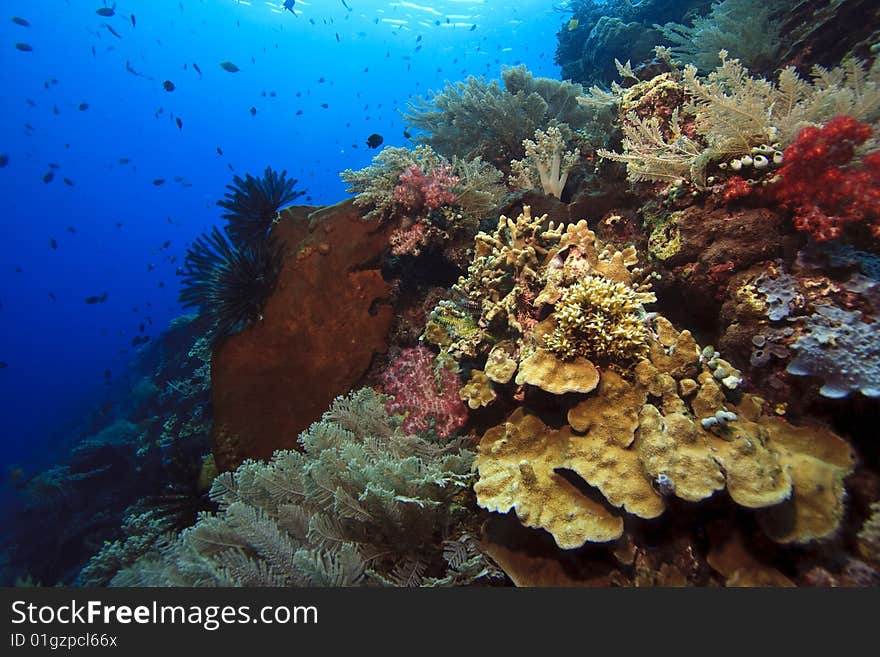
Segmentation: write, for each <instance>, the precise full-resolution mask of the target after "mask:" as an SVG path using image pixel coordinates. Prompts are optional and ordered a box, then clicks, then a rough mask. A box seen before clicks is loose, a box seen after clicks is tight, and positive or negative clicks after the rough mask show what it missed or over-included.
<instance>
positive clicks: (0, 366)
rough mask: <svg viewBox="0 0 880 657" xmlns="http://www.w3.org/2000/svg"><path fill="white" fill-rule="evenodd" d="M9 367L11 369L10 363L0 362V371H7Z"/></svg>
mask: <svg viewBox="0 0 880 657" xmlns="http://www.w3.org/2000/svg"><path fill="white" fill-rule="evenodd" d="M7 367H9V363H7V362H6V361H5V360H0V370H5V369H6V368H7Z"/></svg>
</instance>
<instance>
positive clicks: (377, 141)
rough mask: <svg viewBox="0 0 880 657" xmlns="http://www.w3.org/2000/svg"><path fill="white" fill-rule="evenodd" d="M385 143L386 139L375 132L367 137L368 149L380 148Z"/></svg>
mask: <svg viewBox="0 0 880 657" xmlns="http://www.w3.org/2000/svg"><path fill="white" fill-rule="evenodd" d="M383 141H385V139H384V138H383V137H382V135H380V134H377V133H375V132H374V133H373V134H371V135H370V136H369V137H367V147H368V148H378V147H379V146H381V145H382V142H383Z"/></svg>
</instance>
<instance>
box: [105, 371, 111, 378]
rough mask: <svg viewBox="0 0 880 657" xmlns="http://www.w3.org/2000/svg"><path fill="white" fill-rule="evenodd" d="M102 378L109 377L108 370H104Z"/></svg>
mask: <svg viewBox="0 0 880 657" xmlns="http://www.w3.org/2000/svg"><path fill="white" fill-rule="evenodd" d="M104 378H105V379H109V378H110V370H104Z"/></svg>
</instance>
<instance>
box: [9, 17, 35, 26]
mask: <svg viewBox="0 0 880 657" xmlns="http://www.w3.org/2000/svg"><path fill="white" fill-rule="evenodd" d="M12 22H13V23H15V24H16V25H21V26H22V27H30V26H31V24H30V23H28V22H27V21H26V20H25V19H23V18H19V17H18V16H13V17H12Z"/></svg>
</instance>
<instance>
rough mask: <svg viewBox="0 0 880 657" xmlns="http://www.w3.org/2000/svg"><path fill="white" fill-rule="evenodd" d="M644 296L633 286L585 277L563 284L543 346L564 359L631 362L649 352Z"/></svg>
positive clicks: (594, 277)
mask: <svg viewBox="0 0 880 657" xmlns="http://www.w3.org/2000/svg"><path fill="white" fill-rule="evenodd" d="M642 299H643V297H642V296H641V295H640V294H639V293H638V292H636V291H635V290H633V289H632V288H631V287H629V286H627V285H625V284H623V283H617V282H614V281H611V280H608V279H606V278H602V277H599V276H587V277H585V278H583V279H581V280H580V281H578V282H577V283H575V284H573V285H571V286H569V287H567V288H565V289H564V290H563V291H562V296H561V297H560V299H559V303H557V304H556V311H555V313H554V317H555V319H556V327H555V328H554V330H553V333H552V334H551V335H550V336H548V337H547V338H546V340H545V345H544V346H545V347H546V348H547V349H548V350H550V351H552V352H553V353H555V354H558V355H559V356H560V357H561V358H565V359H571V358H577V357H586V358H590V359H594V360H596V361H600V362H606V363H607V362H613V363H619V364H622V363H632V362H635V361H638V360H640V359H642V358H645V357H646V356H647V355H648V350H649V346H648V337H649V333H648V327H647V324H646V320H645V314H644V311H643V308H642Z"/></svg>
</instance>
